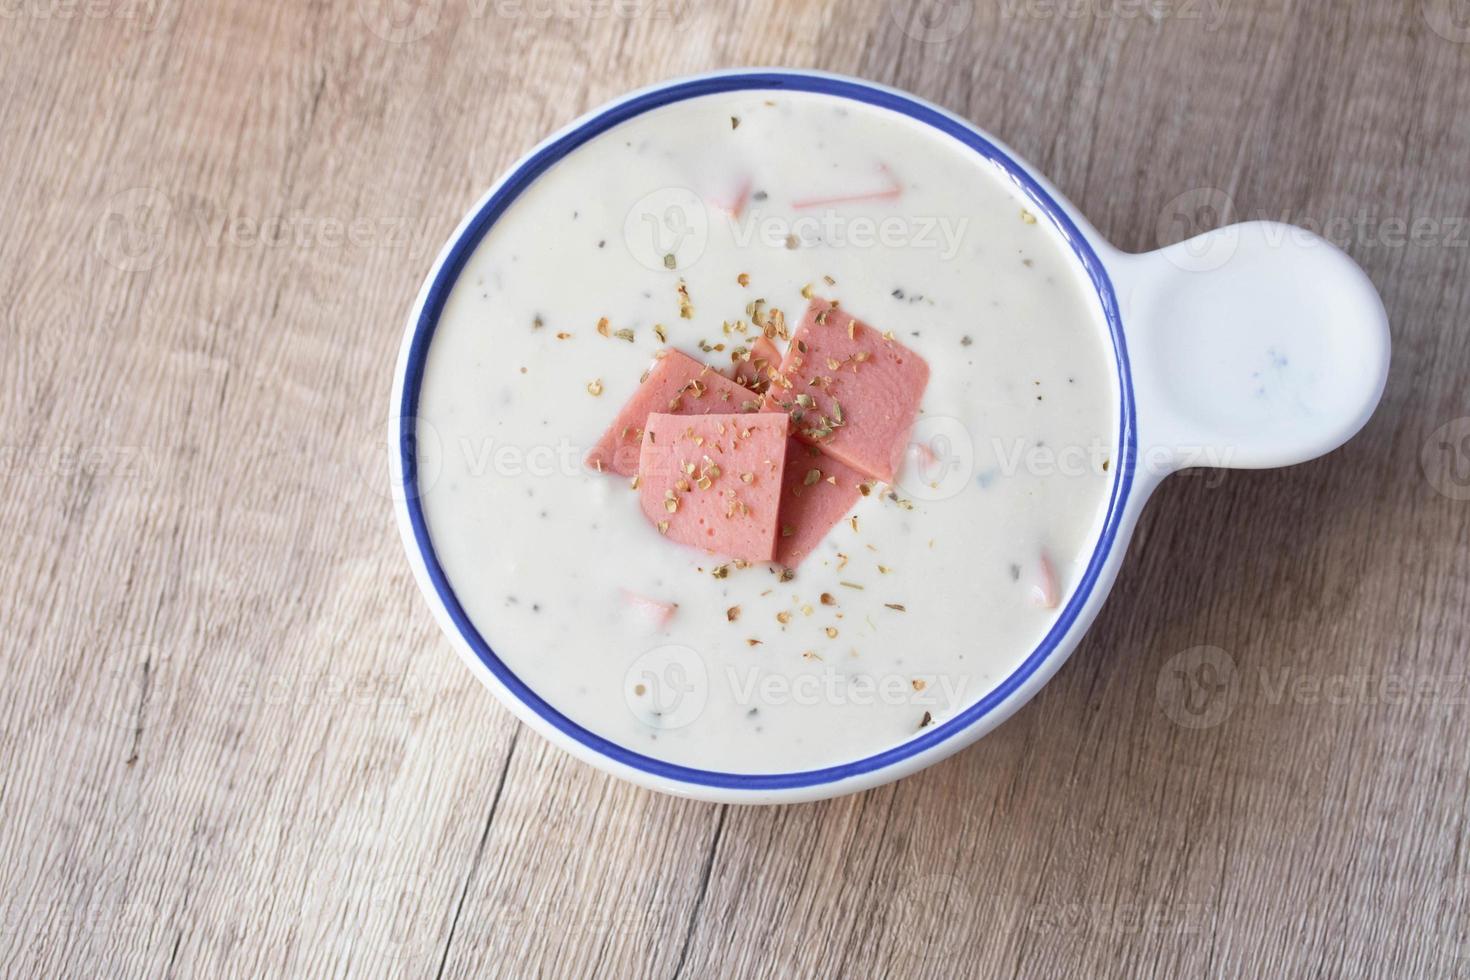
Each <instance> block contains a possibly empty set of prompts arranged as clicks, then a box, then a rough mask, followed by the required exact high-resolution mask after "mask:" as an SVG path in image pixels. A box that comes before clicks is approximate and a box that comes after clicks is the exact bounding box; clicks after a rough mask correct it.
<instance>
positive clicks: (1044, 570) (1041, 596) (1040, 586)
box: [1031, 551, 1062, 609]
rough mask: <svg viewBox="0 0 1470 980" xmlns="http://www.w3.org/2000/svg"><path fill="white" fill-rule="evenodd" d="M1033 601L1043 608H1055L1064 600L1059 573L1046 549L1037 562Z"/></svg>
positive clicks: (1032, 593) (1032, 594) (1032, 592)
mask: <svg viewBox="0 0 1470 980" xmlns="http://www.w3.org/2000/svg"><path fill="white" fill-rule="evenodd" d="M1031 601H1032V603H1034V604H1035V605H1038V606H1041V607H1042V608H1043V609H1055V608H1056V607H1057V604H1058V603H1060V602H1061V601H1062V596H1061V591H1060V590H1059V589H1058V588H1057V574H1056V572H1055V571H1053V570H1052V567H1051V559H1049V558H1047V557H1046V552H1044V551H1043V552H1042V553H1041V555H1040V557H1039V558H1038V559H1037V562H1036V583H1035V584H1034V585H1032V586H1031Z"/></svg>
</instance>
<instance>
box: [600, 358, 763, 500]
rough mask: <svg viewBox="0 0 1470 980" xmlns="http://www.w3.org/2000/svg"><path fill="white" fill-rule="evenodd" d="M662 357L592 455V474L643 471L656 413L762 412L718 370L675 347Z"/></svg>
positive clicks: (757, 402)
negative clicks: (646, 437)
mask: <svg viewBox="0 0 1470 980" xmlns="http://www.w3.org/2000/svg"><path fill="white" fill-rule="evenodd" d="M659 354H660V356H659V358H658V360H656V361H654V364H653V367H652V368H651V369H650V370H649V372H648V376H647V377H646V378H644V379H643V383H642V384H641V385H639V386H638V390H637V391H636V392H634V393H633V397H632V398H630V399H628V401H627V403H626V404H624V405H623V407H622V409H620V410H619V411H618V416H617V418H615V419H613V423H612V425H610V426H608V429H607V431H606V432H604V433H603V434H602V438H601V439H599V440H597V444H596V445H595V446H593V447H592V451H591V452H589V453H588V454H587V461H586V463H587V465H588V466H589V467H591V468H592V469H595V470H598V471H599V472H610V473H616V474H618V475H619V476H632V475H633V474H634V473H635V472H637V470H638V452H639V446H640V445H642V443H643V424H644V420H645V419H647V418H648V416H649V414H650V413H652V412H663V413H666V414H678V415H708V414H709V413H711V412H721V413H731V412H755V411H759V410H760V407H761V405H760V399H759V398H758V397H756V396H755V395H753V394H752V393H751V392H750V391H749V390H747V389H746V388H743V387H741V386H740V385H738V384H736V383H735V382H734V381H731V380H730V379H729V378H727V377H725V376H724V375H723V374H720V373H719V372H718V371H716V370H715V369H714V368H712V367H709V366H708V365H705V364H701V363H699V362H698V361H696V360H695V359H694V358H692V357H690V356H688V355H687V354H681V353H680V352H679V351H676V350H674V349H672V348H665V349H664V350H662V351H660V352H659Z"/></svg>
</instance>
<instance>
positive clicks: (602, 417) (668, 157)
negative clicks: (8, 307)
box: [418, 91, 1118, 773]
mask: <svg viewBox="0 0 1470 980" xmlns="http://www.w3.org/2000/svg"><path fill="white" fill-rule="evenodd" d="M813 295H815V296H818V297H825V298H829V299H833V300H837V301H839V302H840V304H841V307H842V309H843V310H845V311H847V312H849V313H851V314H852V315H853V316H855V317H858V318H860V319H861V320H862V321H863V322H865V323H867V324H869V325H871V326H872V327H873V328H874V329H875V330H879V331H884V332H887V333H891V335H892V337H893V338H895V339H897V340H898V341H901V343H902V344H903V345H905V346H906V347H908V348H909V349H910V350H912V351H914V352H915V353H917V354H919V355H920V356H921V357H923V358H924V359H925V360H926V361H927V362H928V365H929V368H930V376H929V379H928V383H927V387H926V388H925V389H924V393H923V397H922V402H921V410H920V415H919V417H918V422H917V424H916V425H915V427H914V431H913V434H912V435H911V437H910V440H909V446H908V449H907V451H906V453H905V456H904V463H903V465H902V468H901V469H900V471H899V473H898V476H897V479H896V481H895V483H894V485H892V486H889V485H884V484H875V485H874V486H873V487H872V492H871V493H869V494H868V495H866V496H863V497H861V498H860V499H859V500H858V501H857V502H856V504H855V506H854V507H853V509H852V511H851V514H850V515H849V516H848V517H847V518H845V519H843V520H842V521H840V522H839V523H838V524H837V525H836V526H835V527H833V528H832V530H831V531H829V532H828V533H827V534H826V536H825V538H824V539H823V540H822V541H821V543H820V545H818V547H817V548H816V549H815V550H814V551H813V552H812V553H811V554H810V555H809V556H808V557H807V558H806V559H805V560H804V561H803V562H801V564H800V565H799V566H798V567H797V568H796V569H794V570H785V569H783V568H782V567H780V566H777V565H775V564H772V563H755V564H749V565H746V564H743V563H731V562H730V561H728V560H727V559H726V558H722V557H720V556H718V555H712V554H709V553H706V552H703V551H699V550H696V549H693V548H689V547H687V546H684V545H680V544H677V543H675V542H673V541H670V540H668V539H666V538H665V537H663V536H662V535H661V534H660V533H659V531H658V529H657V528H656V527H655V526H654V525H653V524H652V523H651V522H650V520H649V519H648V518H646V517H645V515H644V513H643V512H642V510H640V506H639V501H638V493H637V492H636V490H634V489H633V488H632V487H631V486H630V480H629V479H627V478H625V477H619V476H614V475H612V474H610V473H599V472H596V471H595V470H592V469H588V468H587V467H586V466H584V464H583V460H584V458H585V457H586V454H587V451H588V449H589V448H590V447H591V446H592V445H593V444H594V443H595V442H596V441H597V439H598V438H599V436H601V435H602V433H603V430H604V429H605V428H606V427H607V426H608V425H609V423H610V422H611V420H612V418H613V417H614V415H616V414H617V412H618V409H619V408H620V407H621V406H622V405H623V404H624V402H625V401H627V400H628V399H629V398H630V397H631V396H632V395H633V394H634V393H635V391H636V390H637V388H638V385H639V380H640V377H642V376H643V375H644V373H645V372H646V371H647V370H648V368H649V366H650V363H651V362H652V360H653V358H654V357H655V355H656V353H657V352H658V351H660V350H663V349H665V348H673V349H676V350H679V351H682V352H684V353H686V354H689V355H690V356H692V357H695V358H697V359H700V360H702V361H704V362H706V363H708V364H710V365H712V366H713V368H714V369H716V370H719V371H721V372H727V373H728V372H729V371H730V370H731V367H732V364H731V358H732V356H737V357H738V356H739V355H738V354H737V353H736V352H737V350H742V349H744V348H746V347H748V346H749V345H750V343H751V342H752V341H753V339H754V338H755V337H756V336H758V335H759V334H760V333H761V329H762V328H761V327H759V326H756V325H755V323H756V321H759V322H761V323H763V324H766V325H767V327H769V326H770V325H771V324H772V322H773V320H775V318H776V316H780V315H784V318H785V321H786V323H787V325H788V326H789V327H791V328H794V327H795V326H796V323H797V321H798V320H799V319H800V317H801V315H802V312H803V311H804V310H805V309H806V307H807V304H808V297H810V296H813ZM773 310H779V311H781V314H778V315H773V312H772V311H773ZM776 344H777V346H778V347H783V348H784V346H785V342H784V340H782V339H779V338H778V339H776ZM424 371H425V373H424V380H423V388H422V395H421V398H420V403H419V418H418V432H419V450H418V452H419V466H420V476H421V481H420V492H421V494H422V503H423V507H424V512H425V517H426V521H427V524H428V528H429V533H430V535H431V537H432V540H433V544H434V548H435V550H436V552H437V554H438V557H439V560H440V562H441V564H442V566H443V568H444V570H445V573H446V575H447V577H448V579H449V582H450V583H451V585H452V586H453V588H454V590H455V592H456V594H457V596H458V598H459V600H460V602H461V604H462V605H463V607H464V609H465V611H466V612H467V614H468V615H469V617H470V619H471V620H472V621H473V622H474V624H475V626H476V628H477V629H478V630H479V632H480V634H481V635H482V636H483V637H484V638H485V640H486V641H487V642H488V643H489V644H490V646H491V647H492V648H493V649H494V650H495V652H496V654H497V655H498V656H499V657H500V658H501V659H502V660H503V661H504V662H505V664H506V665H507V666H508V667H509V669H510V670H512V671H513V672H514V673H515V674H516V675H517V676H519V677H520V678H521V680H523V681H524V682H525V683H526V684H527V685H528V686H529V687H530V688H531V689H533V690H534V691H535V692H537V693H538V694H539V695H540V696H541V697H542V698H544V699H545V700H546V701H547V702H549V703H550V704H551V705H552V706H553V707H554V708H555V709H556V710H558V711H560V712H561V713H563V714H565V715H566V716H568V717H569V718H571V719H572V720H573V721H574V722H576V723H578V724H580V725H582V726H584V727H585V728H587V729H589V730H591V731H592V732H595V733H596V734H598V735H601V736H603V737H605V738H608V739H610V740H612V741H614V742H616V743H619V744H621V745H624V746H626V747H628V748H629V749H632V750H634V751H637V752H640V753H644V754H646V755H649V756H653V757H656V758H658V759H661V760H665V761H669V762H674V763H679V764H683V765H688V766H694V767H697V768H701V769H713V770H721V771H727V772H745V773H774V772H790V771H797V770H804V769H811V768H817V767H822V766H827V765H832V764H837V763H841V762H845V761H851V760H854V759H857V758H861V757H864V756H867V755H871V754H873V753H875V752H879V751H882V750H884V749H888V748H891V747H893V746H895V745H897V744H899V743H901V742H903V741H904V740H906V739H909V738H912V737H914V736H915V735H916V734H917V733H918V732H920V731H921V730H922V729H923V728H925V727H927V726H929V725H932V724H938V723H941V722H943V721H944V720H945V719H946V718H948V717H951V716H953V715H954V714H955V713H957V712H959V711H961V710H963V709H964V708H965V707H966V706H967V705H969V704H971V703H973V702H974V701H975V700H977V699H978V698H980V697H981V696H983V695H984V694H985V693H987V692H988V691H990V690H991V689H992V688H994V687H995V685H997V684H998V683H999V682H1000V681H1002V680H1003V679H1004V678H1005V677H1006V676H1007V675H1008V674H1009V673H1010V672H1011V671H1013V670H1014V669H1015V668H1016V667H1017V666H1018V664H1019V663H1020V662H1021V661H1022V660H1024V659H1025V658H1026V656H1027V655H1028V654H1029V653H1030V652H1031V651H1032V650H1033V649H1034V648H1035V647H1036V645H1037V644H1038V643H1039V642H1040V641H1041V639H1042V638H1043V636H1044V635H1045V634H1046V632H1047V630H1048V629H1049V628H1050V627H1051V626H1052V625H1053V624H1054V622H1055V621H1056V618H1057V615H1058V612H1059V609H1060V608H1061V606H1063V605H1065V603H1066V599H1067V596H1068V595H1069V594H1070V592H1071V591H1072V589H1073V588H1074V587H1075V585H1076V583H1077V581H1078V579H1079V577H1080V576H1081V573H1082V570H1083V568H1084V567H1085V565H1086V564H1087V562H1088V560H1089V558H1090V556H1091V553H1092V550H1093V547H1094V546H1095V543H1096V540H1097V536H1098V534H1099V532H1100V528H1101V525H1102V518H1103V511H1104V507H1105V501H1106V497H1107V493H1108V488H1109V485H1110V481H1111V479H1112V477H1113V467H1112V465H1111V464H1112V462H1113V459H1112V456H1113V454H1114V452H1115V446H1116V430H1117V425H1118V422H1117V402H1118V398H1117V393H1116V380H1115V376H1114V368H1113V361H1112V355H1111V350H1110V346H1109V344H1108V342H1107V335H1106V328H1105V325H1104V323H1103V320H1102V317H1101V313H1100V310H1099V309H1098V304H1097V301H1096V297H1095V295H1094V294H1093V293H1092V292H1091V291H1090V289H1089V286H1088V284H1087V282H1086V280H1085V278H1084V277H1083V275H1082V273H1081V271H1080V268H1079V267H1078V265H1077V263H1076V261H1075V258H1074V256H1073V255H1072V253H1071V251H1070V249H1068V247H1067V246H1066V245H1065V243H1064V242H1063V241H1062V239H1061V238H1060V236H1059V235H1058V233H1057V231H1056V230H1055V229H1054V228H1053V227H1052V226H1051V225H1050V224H1049V222H1048V221H1046V220H1045V219H1044V218H1040V217H1036V216H1033V215H1032V214H1030V213H1028V212H1027V210H1026V202H1025V200H1024V199H1023V198H1022V197H1021V196H1020V195H1019V194H1018V193H1017V192H1016V191H1015V190H1014V189H1013V187H1012V186H1011V184H1010V181H1009V179H1008V178H1007V176H1006V175H1005V174H1004V172H1003V171H1001V170H1000V169H999V168H997V167H995V166H994V165H992V164H990V163H988V162H987V161H985V160H983V159H982V158H980V157H979V156H977V155H976V154H975V153H974V152H973V151H971V150H969V149H967V148H965V147H964V146H962V145H961V144H959V143H958V142H955V141H954V140H952V139H951V138H949V137H947V136H945V135H944V134H941V133H939V132H937V131H934V130H932V129H930V128H929V127H927V126H925V125H923V124H920V123H917V122H915V121H913V120H911V119H909V118H907V117H905V116H902V115H899V114H896V113H893V112H890V111H888V110H884V109H879V108H876V107H871V106H867V105H864V104H860V103H856V102H851V101H848V100H843V99H837V98H833V97H828V96H820V95H815V94H805V93H787V92H771V91H752V92H740V93H728V94H721V95H712V96H706V97H701V98H696V99H690V100H687V101H684V102H680V103H676V104H673V105H669V106H666V107H662V108H659V109H655V110H652V111H649V112H647V113H645V114H643V115H641V116H638V117H637V118H635V119H633V120H630V121H628V122H626V123H623V124H621V125H619V126H617V127H615V128H613V129H611V130H609V131H608V132H606V133H604V134H602V135H601V136H599V137H597V138H595V139H593V140H592V141H590V142H589V143H587V144H585V145H584V146H582V147H581V148H579V149H577V150H576V151H574V152H573V153H571V154H570V155H569V156H567V157H565V158H564V159H562V160H561V161H560V162H558V163H556V164H555V165H554V166H553V167H552V168H551V169H550V170H548V171H547V172H546V173H545V174H543V175H542V176H540V177H539V178H538V179H537V180H536V181H535V182H534V183H533V184H531V186H530V187H529V188H528V189H527V190H526V191H525V192H524V193H523V194H521V195H520V196H519V197H518V198H517V199H516V200H515V201H514V202H513V203H512V204H511V205H510V207H509V209H508V210H507V211H506V212H505V214H504V215H503V216H502V217H500V218H499V220H498V221H497V222H496V223H495V225H494V226H493V227H492V228H491V230H490V231H489V233H488V234H487V235H486V236H485V238H484V240H483V241H482V242H481V243H480V245H479V246H478V248H477V249H476V250H475V252H474V254H473V255H472V256H471V258H470V259H469V262H468V264H467V266H466V267H465V269H464V270H463V272H462V274H461V275H460V277H459V280H458V282H457V284H456V285H455V287H454V289H453V291H452V294H451V295H450V297H449V298H448V301H447V304H446V306H445V309H444V314H443V317H442V319H441V320H440V322H439V324H438V327H437V329H436V332H435V334H434V338H433V341H432V344H431V345H430V348H429V352H428V357H427V361H426V364H425V368H424Z"/></svg>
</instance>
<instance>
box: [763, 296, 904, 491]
mask: <svg viewBox="0 0 1470 980" xmlns="http://www.w3.org/2000/svg"><path fill="white" fill-rule="evenodd" d="M928 383H929V365H928V364H927V363H925V361H924V359H923V358H922V357H920V356H919V355H918V354H915V353H914V352H913V351H911V350H909V349H908V348H907V347H905V346H904V345H903V344H901V343H899V342H898V341H897V340H893V339H890V338H887V337H885V336H884V335H883V334H881V333H880V332H879V331H877V330H875V329H873V328H872V327H870V326H868V325H867V324H865V323H863V322H861V321H860V320H857V319H855V318H853V317H851V316H849V315H848V314H847V312H846V311H844V310H842V309H840V308H838V306H837V305H836V304H834V303H831V302H829V301H827V300H825V299H814V300H812V303H811V305H810V306H808V307H807V311H806V314H805V315H804V316H803V317H802V320H801V325H800V326H798V327H797V328H796V333H795V334H793V335H792V338H791V345H790V346H789V347H787V348H786V357H785V358H784V359H783V360H782V362H781V370H780V373H779V375H778V376H777V378H776V379H775V380H774V381H773V383H772V385H771V389H770V391H769V392H767V393H766V404H767V405H768V406H770V407H772V408H779V409H781V410H783V411H787V412H790V413H791V423H792V432H793V435H795V436H797V437H798V438H800V439H803V440H805V441H806V442H809V443H811V444H812V445H814V446H817V447H818V448H820V449H821V450H822V452H824V453H826V454H827V455H829V456H832V457H834V458H835V459H837V460H838V461H839V462H843V463H846V464H847V465H848V466H851V467H852V468H853V469H855V470H858V471H859V472H861V473H864V474H866V475H867V476H870V477H872V478H874V479H877V480H882V481H883V482H885V483H892V482H893V479H894V474H895V473H897V471H898V467H899V464H900V463H902V461H903V454H904V449H905V447H906V446H907V443H908V436H909V431H910V430H911V429H912V428H913V426H914V420H915V419H916V418H917V417H918V414H919V401H920V399H922V398H923V396H924V388H925V387H926V386H927V385H928Z"/></svg>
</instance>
